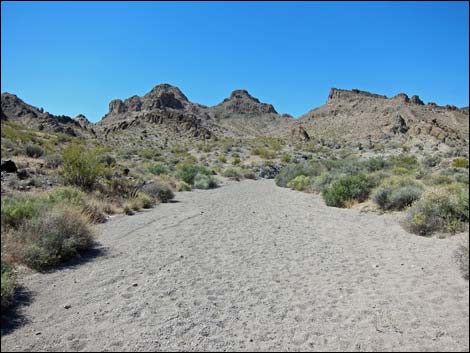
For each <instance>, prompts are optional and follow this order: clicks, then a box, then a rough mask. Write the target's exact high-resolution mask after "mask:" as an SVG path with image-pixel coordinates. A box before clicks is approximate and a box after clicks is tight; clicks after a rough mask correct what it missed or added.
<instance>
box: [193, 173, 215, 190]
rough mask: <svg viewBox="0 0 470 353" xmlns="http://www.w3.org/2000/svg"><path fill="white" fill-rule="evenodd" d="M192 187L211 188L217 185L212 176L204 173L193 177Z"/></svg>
mask: <svg viewBox="0 0 470 353" xmlns="http://www.w3.org/2000/svg"><path fill="white" fill-rule="evenodd" d="M194 187H195V188H196V189H204V190H206V189H212V188H215V187H217V182H216V181H215V179H214V177H212V176H211V175H206V174H199V173H198V174H197V175H196V177H195V178H194Z"/></svg>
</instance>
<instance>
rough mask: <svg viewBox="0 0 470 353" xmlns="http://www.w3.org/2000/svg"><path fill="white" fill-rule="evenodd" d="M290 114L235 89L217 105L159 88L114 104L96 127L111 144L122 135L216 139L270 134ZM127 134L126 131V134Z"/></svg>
mask: <svg viewBox="0 0 470 353" xmlns="http://www.w3.org/2000/svg"><path fill="white" fill-rule="evenodd" d="M289 120H292V118H291V117H290V116H285V115H280V114H278V113H277V112H276V110H275V109H274V107H273V106H272V105H271V104H266V103H261V102H260V101H259V100H258V99H257V98H255V97H252V96H251V95H250V94H249V93H248V92H247V91H246V90H236V91H233V92H232V94H231V95H230V97H228V98H226V99H224V100H223V101H222V102H221V103H219V104H217V105H216V106H213V107H207V106H204V105H201V104H198V103H194V102H191V101H189V100H188V98H187V97H186V96H185V95H184V94H183V93H182V92H181V91H180V89H179V88H177V87H174V86H171V85H169V84H161V85H158V86H155V87H154V88H153V89H152V90H151V91H150V92H149V93H147V94H145V95H144V96H142V97H139V96H132V97H130V98H127V99H125V100H124V101H123V100H120V99H115V100H112V101H111V102H110V103H109V112H108V113H107V114H106V115H105V116H104V118H103V119H102V120H101V121H100V122H99V123H98V124H97V126H98V127H99V128H100V129H101V132H102V134H103V136H104V137H105V139H106V140H109V139H111V140H112V139H119V138H120V135H123V131H127V130H128V129H129V128H132V130H135V128H136V127H137V126H138V127H139V128H140V129H141V130H145V132H146V138H149V137H151V139H152V140H155V137H156V138H157V139H161V138H166V139H168V138H170V139H174V138H182V137H187V138H196V139H214V138H217V137H222V136H236V137H255V136H268V135H270V134H271V132H272V131H274V130H275V129H278V128H279V127H280V126H282V127H287V122H288V121H289ZM124 135H126V133H124Z"/></svg>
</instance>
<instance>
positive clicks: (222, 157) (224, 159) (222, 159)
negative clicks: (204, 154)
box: [217, 154, 227, 163]
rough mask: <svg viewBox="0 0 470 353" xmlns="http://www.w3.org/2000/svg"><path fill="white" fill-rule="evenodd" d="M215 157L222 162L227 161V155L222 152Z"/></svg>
mask: <svg viewBox="0 0 470 353" xmlns="http://www.w3.org/2000/svg"><path fill="white" fill-rule="evenodd" d="M217 159H218V160H219V161H220V162H222V163H227V157H225V155H224V154H221V155H220V156H219V157H218V158H217Z"/></svg>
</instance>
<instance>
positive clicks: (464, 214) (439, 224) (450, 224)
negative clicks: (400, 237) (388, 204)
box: [404, 185, 469, 235]
mask: <svg viewBox="0 0 470 353" xmlns="http://www.w3.org/2000/svg"><path fill="white" fill-rule="evenodd" d="M468 219H469V205H468V186H464V185H455V186H453V187H452V186H451V187H433V188H430V189H428V190H426V191H425V192H424V194H423V196H422V197H421V199H420V200H419V201H417V202H415V203H414V204H413V206H412V207H411V208H410V209H409V210H408V213H407V216H406V219H405V223H404V226H405V228H407V229H409V230H410V231H411V232H412V233H416V234H419V235H430V234H432V233H434V232H437V231H442V232H449V233H455V232H456V231H459V230H461V229H462V228H463V226H464V222H468Z"/></svg>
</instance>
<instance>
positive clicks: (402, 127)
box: [392, 115, 409, 134]
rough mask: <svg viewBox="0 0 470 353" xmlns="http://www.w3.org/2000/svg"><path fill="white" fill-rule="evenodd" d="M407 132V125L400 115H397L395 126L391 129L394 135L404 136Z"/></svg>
mask: <svg viewBox="0 0 470 353" xmlns="http://www.w3.org/2000/svg"><path fill="white" fill-rule="evenodd" d="M408 130H409V127H408V125H406V121H405V119H403V117H402V116H401V115H397V119H396V123H395V126H394V127H393V128H392V132H393V133H394V134H399V133H400V134H406V132H407V131H408Z"/></svg>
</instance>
